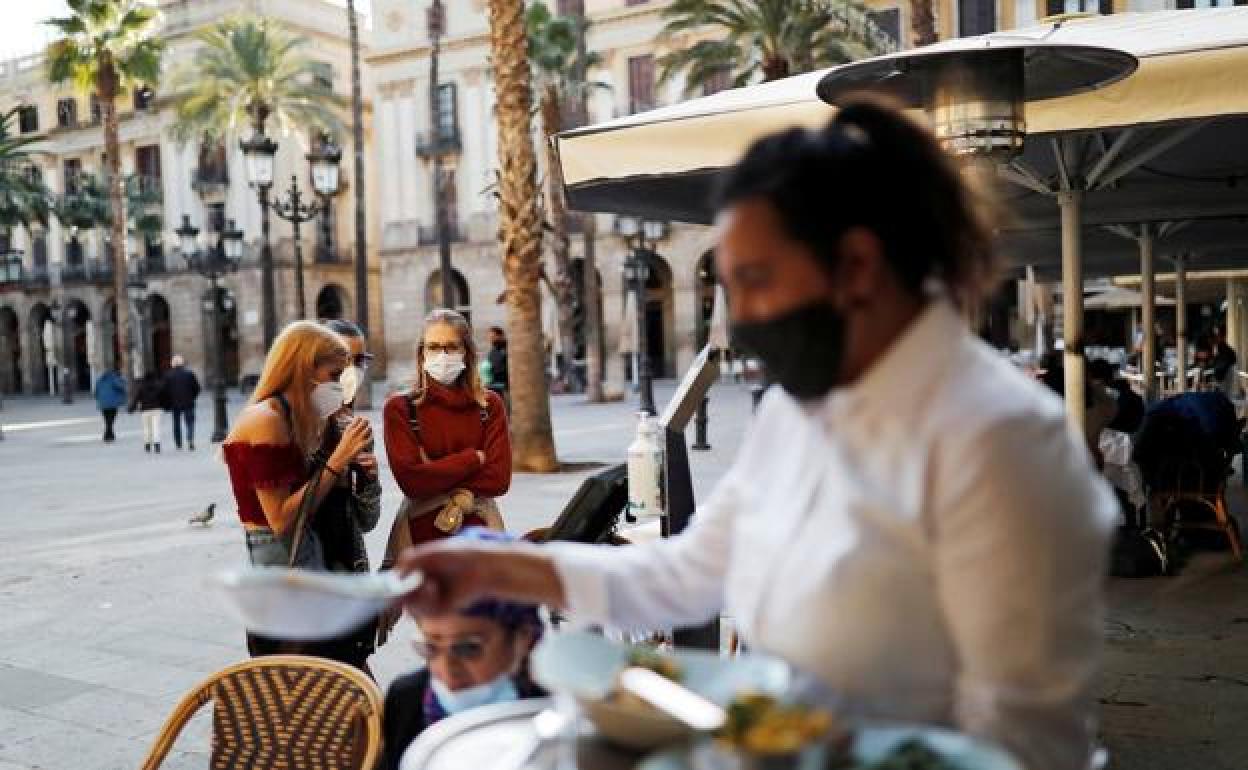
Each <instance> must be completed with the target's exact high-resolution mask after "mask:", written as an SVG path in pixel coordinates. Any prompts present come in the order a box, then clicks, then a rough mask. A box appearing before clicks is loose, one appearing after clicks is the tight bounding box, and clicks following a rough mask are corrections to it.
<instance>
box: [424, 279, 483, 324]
mask: <svg viewBox="0 0 1248 770" xmlns="http://www.w3.org/2000/svg"><path fill="white" fill-rule="evenodd" d="M451 287H452V290H453V291H454V292H455V296H454V298H453V299H454V301H453V302H452V303H451V309H452V310H455V311H457V312H458V313H459V314H460V315H462V316H463V317H464V318H467V319H468V321H469V323H471V322H472V298H471V297H470V296H469V294H468V282H467V281H465V280H464V274H463V273H461V272H459V271H458V270H456V269H454V268H451ZM442 306H443V305H442V271H440V270H434V271H433V272H432V273H430V274H429V281H428V282H427V283H426V284H425V312H426V313H428V312H430V311H432V310H434V309H435V308H439V307H442Z"/></svg>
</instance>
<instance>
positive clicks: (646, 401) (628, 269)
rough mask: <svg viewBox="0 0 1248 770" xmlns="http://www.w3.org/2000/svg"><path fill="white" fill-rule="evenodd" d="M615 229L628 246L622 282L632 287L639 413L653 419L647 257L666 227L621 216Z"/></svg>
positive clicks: (654, 412) (657, 223)
mask: <svg viewBox="0 0 1248 770" xmlns="http://www.w3.org/2000/svg"><path fill="white" fill-rule="evenodd" d="M615 228H616V233H618V234H619V235H620V237H622V238H623V239H624V241H625V243H627V244H628V249H629V253H628V257H627V258H626V259H625V260H624V281H625V283H626V284H627V285H629V286H631V287H632V290H633V293H634V297H635V301H636V303H637V305H636V307H637V380H638V387H639V389H640V391H641V392H640V399H641V411H643V412H645V413H646V414H649V415H655V414H658V412H657V411H656V410H655V408H654V372H653V368H652V367H651V365H650V345H649V341H648V340H647V339H646V282H647V281H649V280H650V260H649V254H650V253H651V251H652V248H653V246H654V244H655V243H657V242H658V241H660V240H662V239H663V238H664V237H666V235H667V223H666V222H659V221H655V220H648V219H647V220H641V219H638V218H636V217H626V216H622V217H618V218H617V219H616V220H615Z"/></svg>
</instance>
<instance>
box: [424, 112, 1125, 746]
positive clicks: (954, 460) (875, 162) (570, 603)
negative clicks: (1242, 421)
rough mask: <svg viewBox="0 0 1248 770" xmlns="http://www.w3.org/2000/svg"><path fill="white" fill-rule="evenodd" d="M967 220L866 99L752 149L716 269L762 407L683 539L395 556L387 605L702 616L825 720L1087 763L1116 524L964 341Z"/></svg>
mask: <svg viewBox="0 0 1248 770" xmlns="http://www.w3.org/2000/svg"><path fill="white" fill-rule="evenodd" d="M898 180H904V182H903V183H901V184H899V183H898ZM975 200H976V199H975V196H974V195H973V193H972V191H971V190H969V189H968V187H967V186H966V183H965V182H964V180H963V178H962V176H961V174H960V173H959V169H958V168H957V166H956V165H955V163H954V161H953V160H952V159H950V158H949V157H947V156H946V155H945V154H944V153H943V152H942V150H941V149H940V146H939V144H938V143H937V141H936V139H935V138H934V137H933V136H932V135H931V134H930V132H929V131H928V130H927V129H925V128H923V127H921V126H920V125H919V124H918V123H916V122H914V121H913V120H911V119H910V118H909V117H908V116H907V115H906V114H905V113H904V112H903V111H902V110H901V109H900V108H896V107H892V106H886V105H884V104H882V103H881V102H879V101H876V100H866V99H865V98H863V97H858V98H856V99H851V100H846V101H845V102H844V103H842V104H840V105H839V110H838V112H837V113H836V117H834V118H833V119H832V120H831V122H830V123H829V124H828V125H827V126H826V127H825V128H823V129H821V130H808V129H801V128H794V129H789V130H787V131H783V132H780V133H777V134H774V135H772V136H769V137H766V138H763V139H761V140H759V141H757V142H755V143H754V144H753V146H751V147H750V149H749V150H747V152H746V154H745V156H744V158H743V159H742V160H741V161H740V162H739V163H738V164H737V165H736V166H734V167H732V168H730V169H728V170H727V171H726V172H725V174H724V175H723V176H722V178H721V180H720V184H719V194H718V195H717V199H716V208H717V210H718V215H717V218H716V225H717V236H718V245H717V248H716V250H715V261H716V271H715V272H716V274H717V275H718V276H719V277H720V280H721V281H723V284H724V288H725V290H726V292H727V294H728V308H729V313H730V315H731V318H732V324H733V334H732V338H733V339H734V340H735V341H736V342H737V344H739V345H740V346H741V347H743V348H745V349H747V350H749V351H751V352H752V353H753V354H754V355H755V356H757V357H758V358H759V359H760V360H761V361H762V362H763V364H764V366H765V367H766V369H767V372H768V374H769V375H770V376H771V378H772V380H773V381H774V382H775V383H776V385H778V386H779V387H772V388H770V389H769V391H768V392H767V394H766V396H765V397H764V398H763V401H762V403H761V404H760V405H759V408H758V413H757V415H756V416H755V418H754V420H753V422H752V423H751V429H750V432H749V434H748V435H747V437H746V440H745V441H744V442H743V443H742V445H741V447H740V449H739V451H738V455H737V458H736V461H735V462H734V464H733V465H732V467H731V468H730V469H729V470H728V472H727V473H726V474H725V475H724V477H723V478H722V479H721V480H720V482H719V484H718V486H717V489H716V490H715V491H714V492H712V493H711V494H710V496H709V497H707V499H706V501H705V503H704V504H703V505H702V506H701V508H700V509H699V510H698V512H697V513H696V515H695V516H694V517H693V520H692V522H691V523H690V525H689V527H688V528H687V529H686V530H685V531H684V532H682V533H681V534H679V535H677V536H675V537H672V538H666V539H662V540H659V541H657V542H653V543H644V544H639V545H632V546H629V547H628V548H613V547H606V546H602V547H599V546H592V545H583V544H577V543H555V544H550V545H543V546H533V545H526V546H524V547H523V548H518V547H515V546H509V545H497V544H492V545H490V546H489V547H488V548H487V547H483V546H481V545H474V544H471V543H462V542H457V541H443V542H440V543H437V544H430V545H426V546H425V547H423V548H418V549H411V550H409V551H408V552H407V553H406V554H404V556H403V557H402V558H401V559H400V570H401V571H402V572H403V573H404V574H410V573H412V572H413V571H417V570H419V571H420V572H421V573H422V574H423V576H424V580H423V582H422V583H421V585H420V587H419V588H418V589H416V592H415V594H414V595H413V596H412V597H410V599H409V602H408V604H409V607H411V609H412V610H413V611H414V612H415V613H417V615H418V616H419V615H420V614H422V613H424V612H445V611H447V610H448V609H449V608H452V607H462V606H466V605H467V604H469V603H470V602H472V601H474V600H476V599H478V598H481V597H484V596H494V597H498V598H503V597H505V598H507V599H509V600H511V601H522V600H529V601H539V602H542V603H546V604H549V605H551V606H552V607H555V608H556V609H560V610H564V611H567V612H568V613H569V614H570V615H572V616H574V617H576V618H577V619H578V621H580V622H583V623H586V624H590V623H594V624H600V625H604V626H610V627H614V628H673V627H676V628H679V627H682V626H689V625H693V624H699V623H705V622H706V621H707V620H708V619H711V618H713V617H715V616H716V615H717V614H718V613H720V612H721V611H723V612H724V613H725V614H728V615H730V616H732V618H733V620H734V623H735V625H736V626H737V627H738V629H739V630H740V632H741V634H742V637H743V639H744V641H745V642H746V644H747V645H748V646H749V647H750V648H752V649H754V650H757V651H759V652H761V653H766V654H771V655H774V656H777V657H779V658H782V659H784V660H786V661H788V662H789V663H791V664H792V665H793V666H794V667H795V668H797V669H799V670H801V671H803V672H805V673H806V674H807V675H810V676H812V677H814V679H815V680H816V681H818V682H819V683H820V684H822V685H823V686H824V687H825V688H826V690H827V692H829V693H834V694H835V698H836V699H837V701H838V707H839V708H840V709H841V710H843V711H844V713H846V714H853V715H857V716H860V717H862V718H867V719H877V720H887V721H893V722H918V723H926V724H934V725H949V726H952V727H954V728H956V729H958V730H960V731H963V732H965V733H967V734H969V735H973V736H976V737H981V738H985V739H988V740H991V741H994V742H997V743H999V744H1000V745H1002V746H1003V747H1005V748H1006V749H1008V750H1009V751H1010V752H1012V753H1013V754H1014V755H1015V757H1016V758H1017V760H1018V763H1019V765H1020V766H1022V767H1028V768H1034V769H1035V770H1039V769H1040V768H1043V769H1044V770H1084V768H1087V767H1089V766H1090V765H1091V760H1092V758H1093V747H1094V741H1095V739H1096V735H1097V732H1096V713H1097V709H1096V701H1095V699H1094V695H1095V692H1096V683H1097V680H1098V678H1099V673H1100V672H1099V667H1098V659H1099V653H1100V650H1101V648H1102V645H1103V637H1104V614H1105V596H1104V590H1105V588H1104V582H1105V581H1104V575H1105V571H1106V567H1107V555H1108V553H1109V539H1110V533H1111V531H1112V530H1113V527H1114V525H1115V523H1116V520H1117V517H1118V505H1117V501H1116V500H1115V498H1114V495H1113V494H1112V492H1111V491H1110V489H1109V487H1108V485H1107V484H1106V483H1105V482H1104V480H1103V479H1101V478H1099V477H1098V475H1097V473H1096V470H1095V468H1094V467H1093V465H1092V463H1091V461H1090V459H1089V457H1088V451H1087V449H1086V447H1084V446H1083V444H1082V442H1081V441H1080V440H1079V437H1078V436H1077V435H1076V434H1075V433H1072V432H1071V430H1070V429H1069V427H1068V425H1067V420H1066V415H1065V413H1064V410H1063V409H1062V404H1061V402H1060V400H1059V399H1057V398H1056V397H1054V396H1053V395H1052V394H1051V393H1049V392H1048V391H1046V390H1045V389H1044V388H1042V387H1041V386H1040V385H1039V384H1037V383H1035V382H1034V381H1032V380H1031V379H1029V378H1027V377H1026V376H1025V375H1024V374H1023V373H1022V372H1020V371H1018V370H1017V369H1016V368H1015V367H1014V366H1013V365H1012V364H1011V363H1010V362H1009V361H1007V360H1005V359H1004V358H1002V357H1001V356H1000V355H998V354H997V352H996V351H995V350H993V349H992V348H991V347H989V346H988V345H986V344H985V343H984V342H983V341H982V340H980V339H979V338H978V337H977V336H976V335H975V334H974V332H973V331H972V330H971V329H970V328H969V327H968V325H967V323H966V320H965V319H966V316H965V314H964V313H963V312H961V310H960V309H961V308H966V307H977V306H978V303H979V302H982V301H983V299H984V298H985V297H987V296H991V292H992V291H993V285H992V275H993V273H994V272H995V271H996V267H997V258H996V256H995V254H994V253H993V251H992V247H991V244H992V235H991V229H990V228H989V227H988V226H987V224H986V223H985V222H984V221H982V218H981V216H980V215H979V213H978V211H977V209H976V206H975V203H974V201H975Z"/></svg>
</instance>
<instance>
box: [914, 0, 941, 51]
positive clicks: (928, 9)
mask: <svg viewBox="0 0 1248 770" xmlns="http://www.w3.org/2000/svg"><path fill="white" fill-rule="evenodd" d="M910 18H911V21H910V34H911V36H912V37H913V38H914V45H915V46H916V47H917V46H921V45H930V44H932V43H935V42H936V14H935V11H934V10H933V7H932V0H911V2H910Z"/></svg>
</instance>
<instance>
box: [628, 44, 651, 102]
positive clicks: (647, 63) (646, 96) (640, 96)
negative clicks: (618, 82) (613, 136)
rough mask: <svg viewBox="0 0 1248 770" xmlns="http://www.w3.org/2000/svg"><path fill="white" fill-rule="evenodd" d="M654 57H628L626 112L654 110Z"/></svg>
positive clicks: (648, 55)
mask: <svg viewBox="0 0 1248 770" xmlns="http://www.w3.org/2000/svg"><path fill="white" fill-rule="evenodd" d="M654 106H655V100H654V57H653V56H652V55H650V54H646V55H645V56H630V57H629V59H628V111H629V112H630V113H633V112H644V111H645V110H650V109H654Z"/></svg>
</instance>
